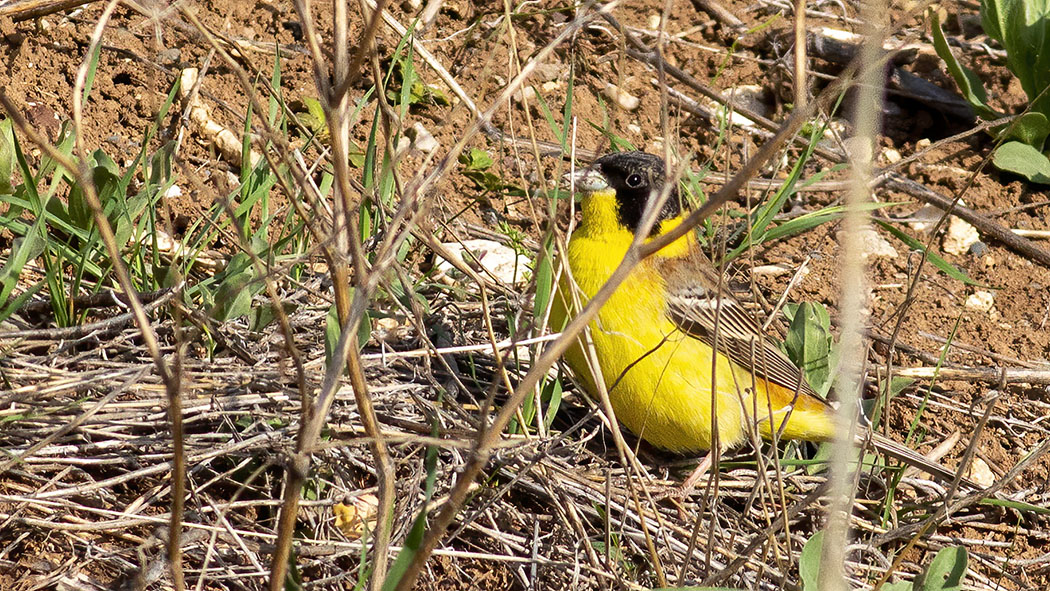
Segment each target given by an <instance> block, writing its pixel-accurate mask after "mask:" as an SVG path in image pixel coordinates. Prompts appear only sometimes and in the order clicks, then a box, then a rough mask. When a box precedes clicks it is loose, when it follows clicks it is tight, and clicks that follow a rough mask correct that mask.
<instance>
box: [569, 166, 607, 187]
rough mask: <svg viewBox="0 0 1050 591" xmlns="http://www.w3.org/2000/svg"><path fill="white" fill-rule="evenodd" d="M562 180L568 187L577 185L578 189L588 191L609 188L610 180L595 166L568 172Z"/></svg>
mask: <svg viewBox="0 0 1050 591" xmlns="http://www.w3.org/2000/svg"><path fill="white" fill-rule="evenodd" d="M562 182H563V184H565V185H566V186H568V187H575V189H576V190H577V191H585V192H587V193H593V192H595V191H603V190H605V189H608V188H609V181H607V180H606V179H605V175H603V174H602V173H601V172H598V171H597V170H595V169H593V168H583V169H579V170H577V171H576V172H574V173H573V172H570V173H567V174H566V175H565V176H563V177H562Z"/></svg>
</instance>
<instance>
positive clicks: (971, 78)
mask: <svg viewBox="0 0 1050 591" xmlns="http://www.w3.org/2000/svg"><path fill="white" fill-rule="evenodd" d="M930 16H931V19H932V21H933V24H932V26H931V28H932V29H933V47H934V50H936V51H937V55H938V56H940V58H941V59H942V60H944V63H945V65H946V66H948V73H950V74H951V75H952V78H953V79H955V83H956V84H957V85H958V86H959V91H960V92H962V95H963V98H964V99H966V102H968V103H970V106H972V107H973V109H974V111H976V112H977V114H978V115H979V116H980V117H981V118H982V119H998V118H999V114H998V113H996V112H995V110H994V109H992V108H991V107H989V106H988V93H986V92H985V91H984V85H983V84H981V79H980V78H978V77H977V75H976V74H974V73H973V72H971V71H970V70H969V69H967V68H964V67H963V66H962V65H961V64H960V63H959V62H958V61H957V60H956V59H955V56H954V55H953V54H952V50H951V48H950V47H948V40H947V39H945V37H944V31H942V30H941V22H940V17H938V16H937V11H935V10H931V11H930Z"/></svg>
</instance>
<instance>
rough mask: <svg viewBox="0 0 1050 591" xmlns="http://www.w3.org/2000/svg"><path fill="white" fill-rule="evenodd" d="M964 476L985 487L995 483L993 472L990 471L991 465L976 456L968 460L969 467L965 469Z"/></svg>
mask: <svg viewBox="0 0 1050 591" xmlns="http://www.w3.org/2000/svg"><path fill="white" fill-rule="evenodd" d="M965 476H966V477H967V478H969V479H970V480H972V481H974V482H976V483H977V484H980V485H981V486H983V487H985V488H987V487H989V486H992V485H993V484H995V473H994V472H992V469H991V467H989V466H988V463H987V462H985V461H984V460H982V459H981V458H979V457H976V456H975V457H974V458H973V461H971V462H970V467H969V468H968V469H967V470H966V474H965Z"/></svg>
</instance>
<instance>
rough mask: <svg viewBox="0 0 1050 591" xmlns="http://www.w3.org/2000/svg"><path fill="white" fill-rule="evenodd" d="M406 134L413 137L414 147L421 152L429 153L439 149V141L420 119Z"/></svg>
mask: <svg viewBox="0 0 1050 591" xmlns="http://www.w3.org/2000/svg"><path fill="white" fill-rule="evenodd" d="M406 135H408V136H409V137H410V138H411V139H412V147H413V148H415V149H416V150H419V151H420V152H423V153H425V154H429V153H431V152H433V151H434V150H436V149H438V141H437V140H436V139H434V136H433V135H431V134H430V132H429V131H427V128H426V127H423V124H422V123H419V122H418V121H417V122H416V123H415V124H413V125H412V127H410V128H409V129H408V132H407V133H406Z"/></svg>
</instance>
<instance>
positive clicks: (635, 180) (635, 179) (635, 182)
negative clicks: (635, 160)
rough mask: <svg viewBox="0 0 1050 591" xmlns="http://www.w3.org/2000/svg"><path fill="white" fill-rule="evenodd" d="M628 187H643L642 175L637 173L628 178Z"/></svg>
mask: <svg viewBox="0 0 1050 591" xmlns="http://www.w3.org/2000/svg"><path fill="white" fill-rule="evenodd" d="M627 186H628V187H631V188H632V189H636V188H638V187H640V186H642V175H640V174H637V173H636V174H632V175H631V176H629V177H627Z"/></svg>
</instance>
